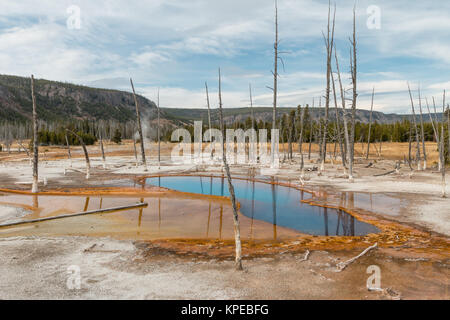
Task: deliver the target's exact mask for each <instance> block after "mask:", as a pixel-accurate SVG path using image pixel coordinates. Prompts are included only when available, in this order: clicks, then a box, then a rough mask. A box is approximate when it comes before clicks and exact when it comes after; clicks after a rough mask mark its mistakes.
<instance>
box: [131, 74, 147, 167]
mask: <svg viewBox="0 0 450 320" xmlns="http://www.w3.org/2000/svg"><path fill="white" fill-rule="evenodd" d="M130 83H131V88H132V89H133V97H134V104H135V105H136V121H137V127H138V132H139V138H140V139H141V156H142V164H143V165H144V167H145V168H147V161H146V160H145V148H144V135H143V133H142V125H141V113H140V112H139V104H138V101H137V97H136V92H135V91H134V85H133V79H131V78H130Z"/></svg>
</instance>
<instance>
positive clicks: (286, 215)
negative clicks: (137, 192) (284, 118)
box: [146, 176, 379, 236]
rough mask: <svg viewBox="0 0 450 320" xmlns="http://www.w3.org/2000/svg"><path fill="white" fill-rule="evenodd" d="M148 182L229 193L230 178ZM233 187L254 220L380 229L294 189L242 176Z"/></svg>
mask: <svg viewBox="0 0 450 320" xmlns="http://www.w3.org/2000/svg"><path fill="white" fill-rule="evenodd" d="M146 183H147V184H150V185H154V186H160V187H164V188H168V189H172V190H177V191H181V192H189V193H195V194H203V195H215V196H229V191H228V183H227V179H226V178H221V177H214V178H212V177H192V176H185V177H181V176H179V177H158V178H148V179H147V181H146ZM233 186H234V190H235V194H236V198H237V200H238V201H239V203H240V204H241V208H240V212H241V213H242V214H243V215H245V216H246V217H248V218H250V219H256V220H262V221H265V222H269V223H272V224H274V225H277V226H282V227H286V228H291V229H294V230H297V231H300V232H302V233H307V234H311V235H325V236H362V235H366V234H369V233H378V232H379V230H378V228H376V227H375V226H373V225H370V224H367V223H364V222H361V221H358V220H356V219H355V218H354V217H353V216H352V215H350V214H348V213H346V212H344V211H342V210H338V209H330V208H322V207H316V206H311V205H308V204H305V203H302V202H301V200H306V199H309V198H310V197H311V196H310V195H309V194H308V193H304V192H303V191H299V190H297V189H294V188H289V187H284V186H279V185H273V184H268V183H262V182H253V181H249V180H238V179H234V180H233Z"/></svg>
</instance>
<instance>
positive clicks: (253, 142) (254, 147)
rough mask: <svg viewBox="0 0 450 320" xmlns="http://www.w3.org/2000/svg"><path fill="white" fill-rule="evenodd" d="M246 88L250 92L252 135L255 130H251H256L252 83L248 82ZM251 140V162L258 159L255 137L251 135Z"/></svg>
mask: <svg viewBox="0 0 450 320" xmlns="http://www.w3.org/2000/svg"><path fill="white" fill-rule="evenodd" d="M248 89H249V94H250V112H251V114H250V116H251V119H252V131H251V132H252V135H253V134H256V131H253V130H256V129H255V114H254V112H253V94H252V85H251V84H250V83H249V84H248ZM251 140H252V141H251V142H250V143H252V144H253V145H252V146H250V148H249V152H254V153H255V154H254V155H251V156H250V154H249V160H250V162H252V163H256V162H257V161H258V160H257V158H258V157H257V156H256V153H257V148H258V147H257V145H256V137H253V139H251ZM250 150H251V151H250Z"/></svg>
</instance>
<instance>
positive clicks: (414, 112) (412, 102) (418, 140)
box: [408, 83, 422, 171]
mask: <svg viewBox="0 0 450 320" xmlns="http://www.w3.org/2000/svg"><path fill="white" fill-rule="evenodd" d="M408 91H409V97H410V98H411V108H412V112H413V120H414V122H413V123H414V129H415V131H416V144H417V153H416V159H417V170H419V171H420V170H422V167H421V165H420V139H419V130H418V129H417V121H416V111H415V109H414V100H413V97H412V93H411V88H410V87H409V83H408Z"/></svg>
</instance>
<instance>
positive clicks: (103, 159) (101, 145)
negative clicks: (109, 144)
mask: <svg viewBox="0 0 450 320" xmlns="http://www.w3.org/2000/svg"><path fill="white" fill-rule="evenodd" d="M100 150H101V151H102V162H103V169H106V157H105V147H104V146H103V138H102V134H101V133H100Z"/></svg>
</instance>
